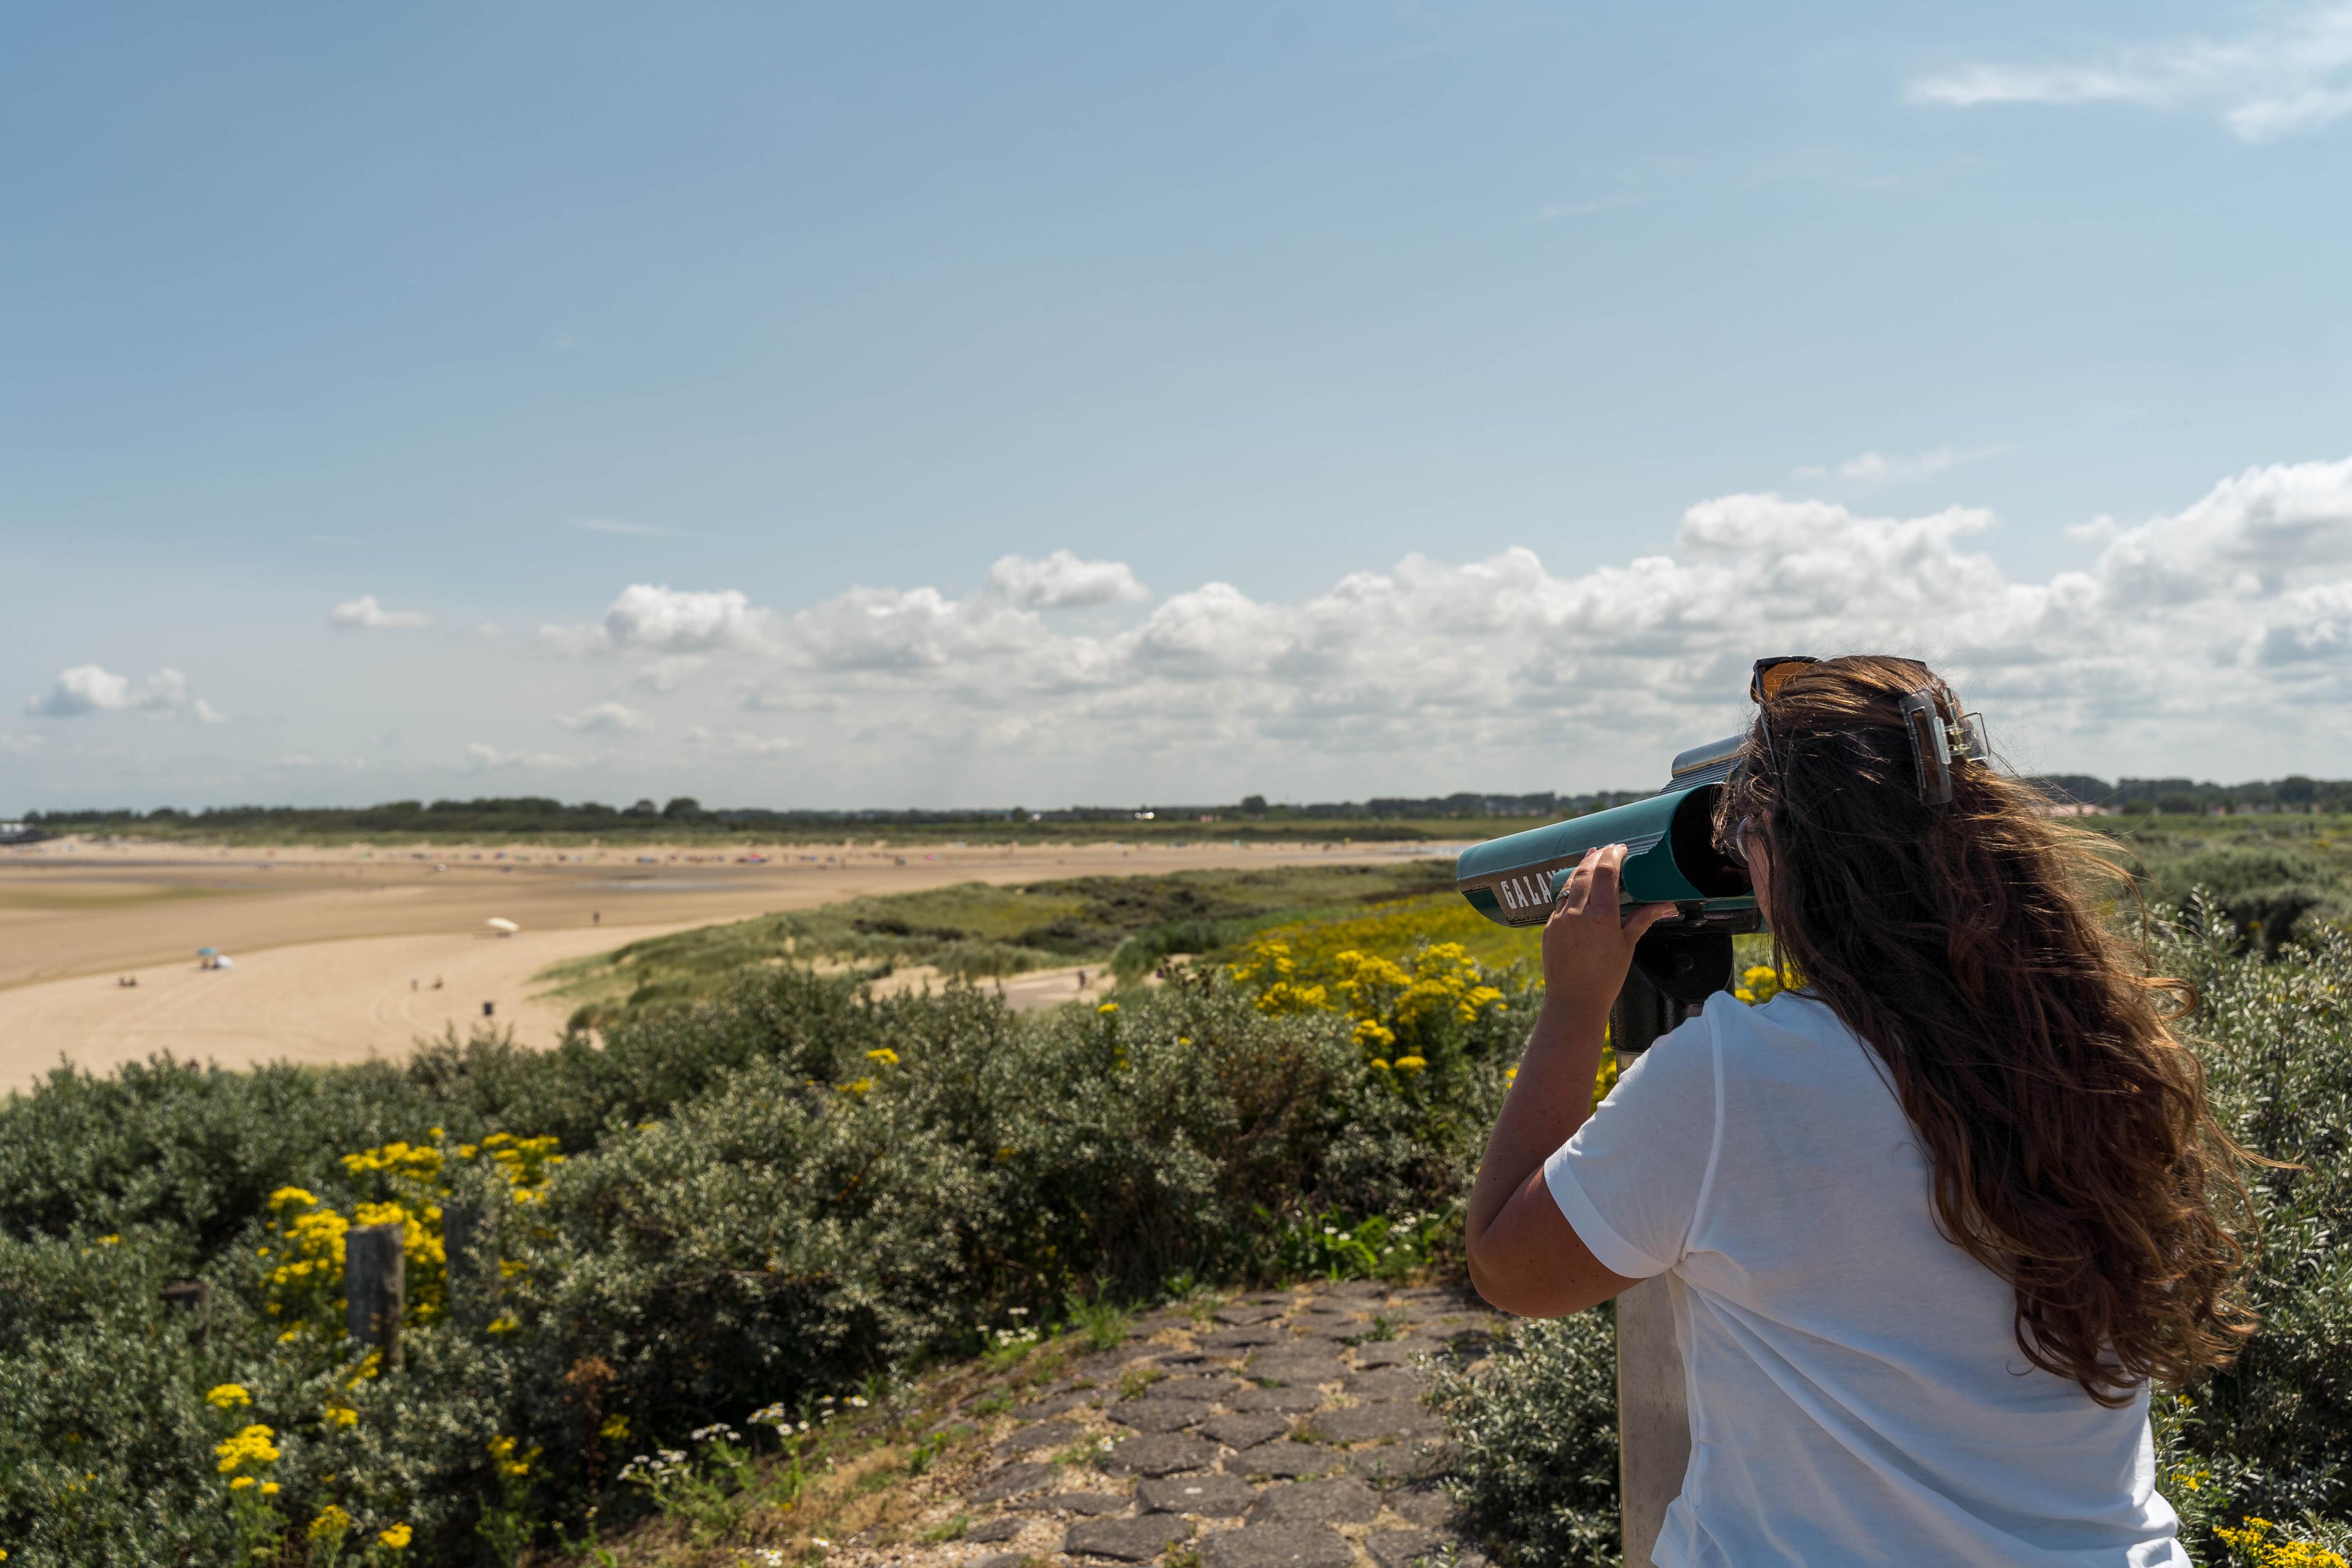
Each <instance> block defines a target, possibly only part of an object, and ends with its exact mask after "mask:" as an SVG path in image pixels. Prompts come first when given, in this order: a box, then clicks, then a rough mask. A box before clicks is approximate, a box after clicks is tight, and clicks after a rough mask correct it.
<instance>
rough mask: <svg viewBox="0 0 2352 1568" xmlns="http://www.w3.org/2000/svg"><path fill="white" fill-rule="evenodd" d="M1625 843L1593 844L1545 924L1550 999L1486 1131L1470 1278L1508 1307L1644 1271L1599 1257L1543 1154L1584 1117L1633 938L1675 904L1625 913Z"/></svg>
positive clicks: (1581, 1294)
mask: <svg viewBox="0 0 2352 1568" xmlns="http://www.w3.org/2000/svg"><path fill="white" fill-rule="evenodd" d="M1624 863H1625V847H1624V846H1623V845H1622V844H1612V845H1611V846H1610V847H1608V848H1606V849H1595V850H1591V851H1588V852H1587V853H1586V855H1585V857H1584V859H1583V862H1582V863H1581V864H1580V865H1579V866H1578V867H1577V868H1576V869H1575V871H1574V872H1572V873H1570V877H1569V879H1568V886H1567V887H1565V888H1564V889H1561V890H1560V896H1559V901H1558V902H1557V903H1555V904H1554V905H1553V906H1552V912H1551V919H1550V920H1549V921H1547V922H1546V923H1545V925H1544V936H1543V964H1544V1000H1543V1007H1542V1010H1541V1011H1540V1012H1539V1013H1538V1015H1537V1016H1536V1026H1535V1031H1534V1033H1532V1034H1531V1035H1529V1036H1528V1048H1527V1054H1526V1055H1525V1056H1523V1057H1521V1058H1520V1059H1519V1072H1518V1077H1517V1079H1516V1080H1514V1082H1513V1083H1512V1085H1511V1091H1510V1093H1509V1094H1508V1095H1507V1097H1506V1098H1505V1099H1504V1101H1503V1113H1502V1115H1501V1116H1499V1117H1498V1118H1496V1121H1495V1131H1494V1132H1493V1134H1492V1135H1491V1136H1490V1137H1489V1138H1488V1139H1487V1140H1486V1158H1485V1159H1484V1160H1482V1161H1481V1162H1480V1163H1479V1165H1478V1179H1477V1181H1476V1183H1475V1184H1473V1186H1472V1187H1471V1189H1470V1213H1469V1217H1468V1220H1467V1223H1466V1228H1467V1230H1468V1233H1469V1237H1468V1239H1469V1253H1470V1280H1471V1283H1472V1284H1474V1285H1475V1286H1476V1287H1477V1288H1478V1293H1479V1294H1480V1295H1482V1296H1484V1297H1485V1298H1486V1300H1489V1301H1491V1302H1493V1303H1494V1304H1495V1305H1496V1306H1497V1307H1499V1308H1501V1309H1502V1310H1504V1311H1507V1312H1516V1313H1518V1314H1519V1315H1521V1316H1523V1317H1530V1318H1552V1317H1561V1316H1564V1315H1566V1314H1567V1313H1570V1312H1576V1311H1581V1310H1584V1309H1585V1308H1587V1307H1590V1306H1592V1305H1594V1304H1595V1303H1597V1302H1601V1301H1605V1300H1609V1298H1611V1297H1612V1296H1614V1295H1616V1294H1617V1293H1618V1292H1619V1291H1620V1290H1622V1289H1626V1288H1627V1287H1629V1286H1631V1285H1633V1284H1634V1283H1635V1281H1633V1280H1632V1279H1627V1278H1626V1277H1625V1276H1623V1275H1622V1274H1616V1273H1612V1272H1611V1271H1610V1270H1609V1269H1607V1268H1602V1267H1601V1263H1600V1260H1599V1259H1597V1258H1594V1257H1593V1256H1592V1253H1591V1249H1590V1248H1589V1247H1586V1246H1585V1245H1584V1242H1583V1241H1582V1239H1581V1238H1580V1237H1578V1236H1577V1234H1576V1231H1575V1229H1574V1227H1572V1226H1570V1224H1569V1223H1568V1220H1567V1219H1566V1217H1565V1216H1563V1215H1561V1214H1560V1212H1559V1205H1558V1204H1556V1203H1554V1202H1553V1201H1552V1196H1551V1193H1550V1191H1549V1188H1548V1187H1546V1185H1545V1184H1544V1173H1543V1166H1544V1162H1545V1161H1546V1160H1547V1159H1549V1158H1550V1156H1551V1153H1552V1151H1554V1150H1555V1149H1558V1148H1559V1146H1560V1145H1561V1144H1563V1143H1565V1142H1568V1140H1569V1137H1570V1134H1571V1133H1573V1132H1574V1131H1576V1130H1577V1129H1578V1128H1579V1127H1580V1126H1582V1125H1583V1124H1584V1119H1585V1117H1586V1116H1587V1115H1588V1114H1590V1113H1591V1108H1592V1084H1593V1080H1594V1079H1595V1078H1596V1077H1597V1076H1598V1074H1599V1073H1600V1070H1601V1044H1602V1042H1603V1040H1604V1039H1605V1038H1606V1036H1607V1031H1608V1026H1609V1007H1610V1004H1611V1003H1612V1002H1613V1001H1615V1000H1616V997H1617V992H1618V989H1619V988H1620V987H1621V986H1622V985H1623V984H1625V972H1626V970H1627V969H1628V968H1630V967H1631V966H1632V964H1633V944H1634V943H1635V942H1638V941H1640V940H1641V936H1642V933H1643V931H1648V930H1649V929H1650V927H1651V926H1652V925H1654V924H1655V923H1656V922H1657V921H1659V920H1661V919H1663V918H1664V916H1666V915H1669V914H1672V913H1673V912H1674V906H1673V905H1672V904H1645V905H1643V907H1642V908H1640V909H1638V910H1634V911H1633V913H1632V914H1631V915H1628V916H1626V917H1625V918H1624V919H1623V920H1622V921H1621V920H1620V919H1619V917H1618V912H1617V896H1618V895H1617V879H1618V873H1619V869H1620V868H1622V866H1623V865H1624Z"/></svg>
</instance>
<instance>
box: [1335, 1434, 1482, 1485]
mask: <svg viewBox="0 0 2352 1568" xmlns="http://www.w3.org/2000/svg"><path fill="white" fill-rule="evenodd" d="M1459 1459H1460V1455H1459V1454H1458V1453H1457V1452H1456V1451H1455V1449H1454V1445H1453V1444H1452V1443H1449V1442H1443V1441H1440V1442H1431V1441H1429V1440H1428V1439H1426V1438H1423V1439H1419V1440H1416V1441H1413V1442H1409V1443H1383V1444H1381V1446H1380V1447H1376V1448H1358V1449H1356V1450H1355V1451H1353V1452H1352V1453H1350V1454H1349V1456H1348V1473H1349V1475H1351V1476H1361V1477H1363V1478H1364V1479H1366V1480H1368V1481H1370V1482H1371V1483H1372V1484H1373V1485H1374V1486H1376V1487H1395V1486H1403V1485H1405V1484H1407V1483H1408V1482H1412V1481H1429V1480H1435V1479H1438V1478H1439V1477H1441V1476H1450V1475H1452V1474H1453V1473H1454V1465H1455V1464H1456V1463H1457V1462H1458V1461H1459Z"/></svg>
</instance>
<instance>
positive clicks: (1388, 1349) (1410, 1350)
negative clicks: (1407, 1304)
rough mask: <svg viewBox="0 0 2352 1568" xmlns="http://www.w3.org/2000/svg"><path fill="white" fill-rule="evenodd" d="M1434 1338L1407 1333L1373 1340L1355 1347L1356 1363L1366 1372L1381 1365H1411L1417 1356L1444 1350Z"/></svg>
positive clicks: (1442, 1345)
mask: <svg viewBox="0 0 2352 1568" xmlns="http://www.w3.org/2000/svg"><path fill="white" fill-rule="evenodd" d="M1444 1348H1445V1347H1444V1344H1442V1343H1441V1342H1438V1341H1436V1340H1425V1339H1422V1338H1420V1337H1418V1336H1416V1335H1408V1336H1407V1337H1405V1338H1404V1339H1401V1340H1374V1341H1372V1342H1370V1343H1369V1344H1360V1345H1358V1346H1357V1347H1356V1364H1357V1365H1358V1366H1360V1367H1361V1368H1363V1369H1364V1370H1365V1371H1366V1372H1370V1371H1371V1370H1372V1369H1373V1368H1375V1367H1382V1366H1411V1365H1412V1363H1413V1362H1414V1361H1415V1360H1416V1359H1418V1358H1419V1357H1422V1356H1425V1355H1435V1354H1436V1353H1437V1352H1439V1351H1442V1350H1444Z"/></svg>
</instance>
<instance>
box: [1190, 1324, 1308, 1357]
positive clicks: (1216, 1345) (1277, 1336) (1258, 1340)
mask: <svg viewBox="0 0 2352 1568" xmlns="http://www.w3.org/2000/svg"><path fill="white" fill-rule="evenodd" d="M1288 1338H1290V1336H1289V1335H1288V1334H1286V1333H1284V1332H1283V1331H1281V1330H1280V1329H1277V1328H1271V1327H1268V1326H1266V1325H1265V1324H1257V1325H1255V1326H1253V1327H1250V1328H1246V1329H1219V1330H1218V1331H1216V1332H1215V1333H1213V1334H1202V1336H1201V1337H1200V1339H1199V1340H1197V1341H1196V1342H1195V1343H1197V1344H1199V1345H1200V1347H1201V1348H1202V1350H1209V1351H1237V1350H1247V1349H1248V1348H1250V1347H1251V1346H1253V1345H1278V1344H1280V1343H1282V1342H1284V1341H1285V1340H1287V1339H1288Z"/></svg>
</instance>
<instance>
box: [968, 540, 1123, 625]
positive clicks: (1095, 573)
mask: <svg viewBox="0 0 2352 1568" xmlns="http://www.w3.org/2000/svg"><path fill="white" fill-rule="evenodd" d="M988 585H989V587H991V588H992V589H994V590H995V591H996V592H997V593H999V594H1001V595H1003V596H1004V597H1006V598H1008V599H1010V600H1012V601H1013V603H1014V604H1016V605H1020V606H1022V607H1023V608H1024V609H1030V610H1059V609H1076V608H1079V607H1081V606H1085V605H1120V604H1127V605H1131V604H1138V603H1140V602H1141V601H1143V600H1145V599H1148V598H1150V596H1151V595H1150V592H1149V591H1147V590H1146V589H1145V587H1144V586H1143V584H1141V583H1139V582H1138V581H1137V580H1136V576H1135V574H1134V572H1133V571H1131V570H1130V569H1129V567H1128V565H1127V563H1125V562H1123V561H1082V560H1080V559H1079V558H1078V557H1077V556H1076V555H1074V554H1072V553H1071V552H1069V551H1066V550H1056V551H1055V552H1054V553H1052V554H1051V555H1048V556H1046V557H1045V558H1044V559H1043V560H1033V559H1031V558H1030V557H1028V556H1024V555H1007V556H1005V557H1003V559H1002V560H1000V561H998V562H997V563H996V564H995V565H993V566H991V567H990V568H989V569H988Z"/></svg>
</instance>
